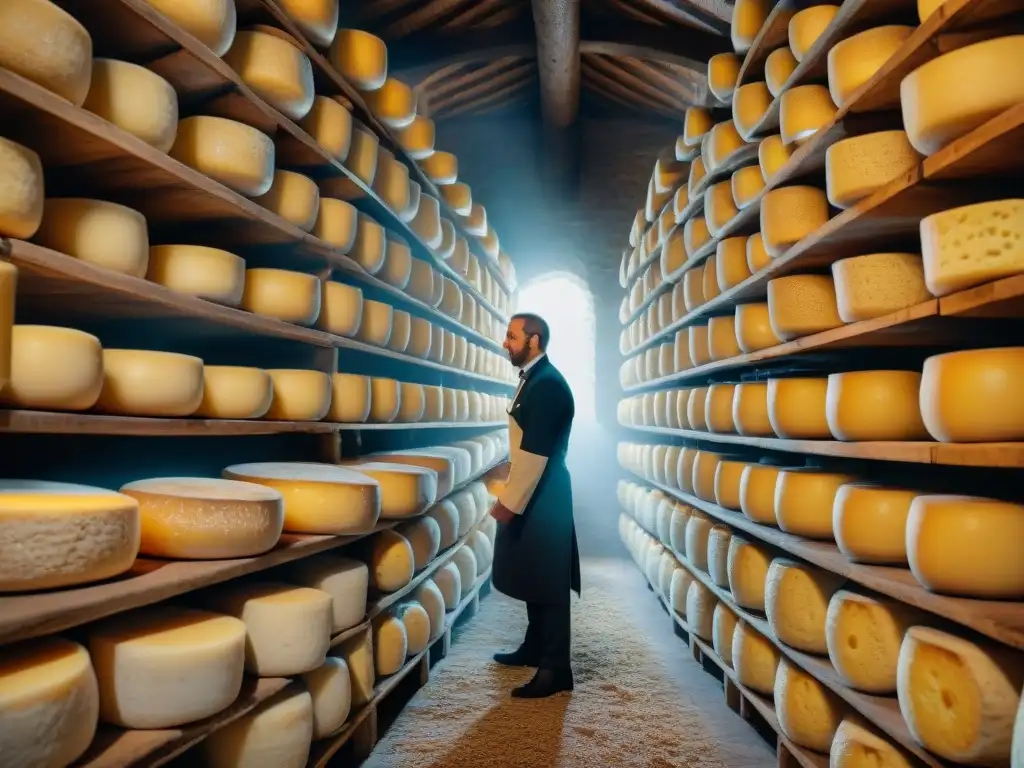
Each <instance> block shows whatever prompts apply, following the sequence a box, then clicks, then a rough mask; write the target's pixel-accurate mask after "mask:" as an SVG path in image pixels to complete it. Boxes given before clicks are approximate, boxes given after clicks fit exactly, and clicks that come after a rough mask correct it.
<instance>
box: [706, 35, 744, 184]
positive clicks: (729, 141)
mask: <svg viewBox="0 0 1024 768" xmlns="http://www.w3.org/2000/svg"><path fill="white" fill-rule="evenodd" d="M725 55H729V54H725ZM706 140H707V148H706V150H705V151H704V152H703V157H704V165H705V166H706V167H707V169H708V171H709V172H712V171H717V170H719V169H720V168H722V167H723V166H724V165H725V164H726V162H728V161H729V160H730V159H731V158H732V157H733V155H735V153H736V152H738V151H739V150H741V149H743V148H744V147H745V146H747V142H746V141H745V140H744V139H743V137H742V136H741V135H740V133H739V131H738V130H737V129H736V124H735V123H734V122H733V121H732V120H726V121H724V122H721V123H718V124H717V125H715V127H714V128H712V129H711V131H710V132H709V133H708V135H707V137H706Z"/></svg>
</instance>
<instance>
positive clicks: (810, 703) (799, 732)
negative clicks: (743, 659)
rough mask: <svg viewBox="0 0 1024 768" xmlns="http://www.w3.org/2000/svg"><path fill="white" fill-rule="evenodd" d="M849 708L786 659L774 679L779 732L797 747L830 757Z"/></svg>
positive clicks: (780, 663) (781, 663)
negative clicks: (836, 736)
mask: <svg viewBox="0 0 1024 768" xmlns="http://www.w3.org/2000/svg"><path fill="white" fill-rule="evenodd" d="M846 712H847V706H846V704H844V703H843V701H842V700H841V699H840V698H839V697H837V696H836V695H835V694H834V693H832V692H831V691H829V690H827V689H826V688H825V686H823V685H822V684H821V683H819V682H818V681H817V680H815V679H814V678H813V677H811V676H810V675H809V674H807V673H806V672H804V671H803V670H800V669H798V668H796V667H795V666H793V664H792V663H791V662H789V661H788V660H786V659H783V660H782V661H780V662H779V670H778V673H777V674H776V678H775V714H776V716H777V717H778V718H779V728H780V729H781V730H782V733H783V734H784V735H785V736H786V737H787V738H788V739H789V740H790V741H792V742H793V743H794V744H796V745H798V746H801V747H805V748H806V749H809V750H811V751H813V752H820V753H822V754H826V755H827V754H828V751H829V748H830V747H831V746H832V739H833V738H834V736H835V733H836V731H837V730H838V729H839V724H840V723H841V722H842V720H843V717H844V716H845V715H846Z"/></svg>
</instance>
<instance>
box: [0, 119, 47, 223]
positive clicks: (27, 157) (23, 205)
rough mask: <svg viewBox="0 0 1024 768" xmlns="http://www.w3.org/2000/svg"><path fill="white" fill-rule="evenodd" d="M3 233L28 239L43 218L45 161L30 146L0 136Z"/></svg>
mask: <svg viewBox="0 0 1024 768" xmlns="http://www.w3.org/2000/svg"><path fill="white" fill-rule="evenodd" d="M0 173H2V174H3V176H4V178H6V179H8V183H6V184H4V187H3V189H0V235H2V236H7V237H14V238H18V239H21V240H27V239H28V238H30V237H32V236H33V235H34V234H35V233H36V230H38V229H39V225H40V223H41V222H42V220H43V205H44V196H43V187H44V180H43V165H42V161H41V160H40V159H39V155H37V154H36V153H35V152H33V151H32V150H31V149H28V148H27V147H23V146H21V145H20V144H15V143H14V142H13V141H8V140H7V139H4V138H0Z"/></svg>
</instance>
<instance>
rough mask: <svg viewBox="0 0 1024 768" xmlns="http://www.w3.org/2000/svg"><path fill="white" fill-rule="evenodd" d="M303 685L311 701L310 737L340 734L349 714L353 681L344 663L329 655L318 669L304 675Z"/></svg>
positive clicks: (318, 737) (321, 737)
mask: <svg viewBox="0 0 1024 768" xmlns="http://www.w3.org/2000/svg"><path fill="white" fill-rule="evenodd" d="M302 682H303V683H304V684H305V686H306V689H307V690H308V691H309V695H310V696H311V697H312V700H313V738H314V739H323V738H326V737H328V736H331V735H333V734H335V733H337V732H338V731H340V730H341V728H342V727H343V726H344V725H345V721H346V720H348V716H349V714H350V713H351V711H352V680H351V678H350V676H349V670H348V664H347V663H345V660H344V659H341V658H338V657H336V656H328V657H327V658H326V660H324V663H323V664H321V665H320V666H319V667H317V668H316V669H314V670H312V671H310V672H306V673H305V674H303V675H302Z"/></svg>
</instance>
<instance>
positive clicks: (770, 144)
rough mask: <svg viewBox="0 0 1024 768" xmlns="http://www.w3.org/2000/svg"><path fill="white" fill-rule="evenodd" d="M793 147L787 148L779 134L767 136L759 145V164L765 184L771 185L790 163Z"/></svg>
mask: <svg viewBox="0 0 1024 768" xmlns="http://www.w3.org/2000/svg"><path fill="white" fill-rule="evenodd" d="M793 149H794V148H793V147H787V146H786V145H785V144H784V143H783V141H782V137H781V136H779V135H778V134H775V135H772V136H766V137H765V138H763V139H761V143H760V144H758V145H757V164H758V167H759V168H760V169H761V176H762V177H763V178H764V181H765V184H770V183H771V181H772V179H773V178H774V177H775V175H776V174H777V173H778V172H779V171H781V170H782V169H783V168H784V167H785V165H786V163H788V162H789V158H790V156H791V155H792V154H793Z"/></svg>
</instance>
